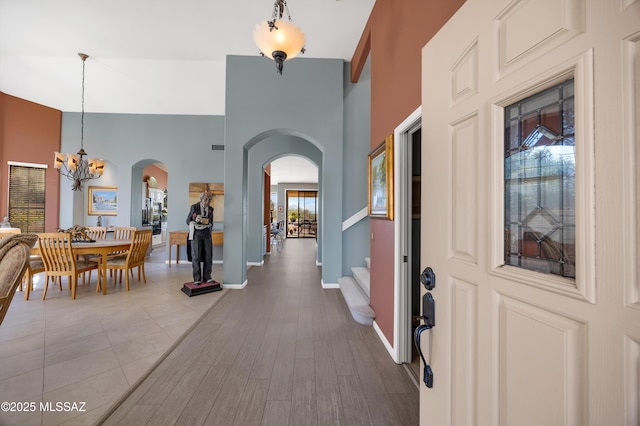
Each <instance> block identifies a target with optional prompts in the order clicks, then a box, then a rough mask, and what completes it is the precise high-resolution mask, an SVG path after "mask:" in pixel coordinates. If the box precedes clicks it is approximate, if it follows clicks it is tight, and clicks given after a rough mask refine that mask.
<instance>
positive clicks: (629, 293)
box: [622, 32, 640, 309]
mask: <svg viewBox="0 0 640 426" xmlns="http://www.w3.org/2000/svg"><path fill="white" fill-rule="evenodd" d="M622 47H623V56H622V61H623V63H622V73H623V76H622V93H623V94H624V95H623V96H624V99H623V102H624V107H623V111H624V115H623V131H624V151H625V159H626V161H625V162H624V170H623V173H624V179H623V181H624V182H629V186H628V187H627V190H626V191H625V193H624V199H623V210H622V211H623V214H624V219H623V220H624V227H625V229H626V231H625V235H627V238H626V239H624V241H623V244H624V253H625V259H624V265H625V270H624V276H625V279H624V282H625V288H624V298H625V304H626V305H627V306H629V307H631V308H635V309H640V288H639V286H640V273H639V270H638V252H639V251H640V247H639V246H640V236H639V233H640V225H639V222H640V210H639V208H638V201H637V200H638V196H640V185H639V184H638V181H639V180H640V170H639V169H638V161H639V159H640V151H639V150H638V148H637V146H636V144H637V140H638V138H639V137H640V123H639V120H640V117H639V115H640V91H639V90H638V89H637V88H638V87H639V85H640V32H638V33H635V34H633V35H631V36H630V37H627V38H626V39H625V40H623V46H622Z"/></svg>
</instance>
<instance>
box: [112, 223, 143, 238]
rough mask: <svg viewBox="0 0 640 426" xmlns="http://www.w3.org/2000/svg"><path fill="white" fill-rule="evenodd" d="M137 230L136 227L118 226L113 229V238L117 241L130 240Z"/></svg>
mask: <svg viewBox="0 0 640 426" xmlns="http://www.w3.org/2000/svg"><path fill="white" fill-rule="evenodd" d="M136 229H137V228H136V227H135V226H116V227H115V228H114V229H113V238H114V239H115V240H130V239H131V238H133V233H134V232H135V231H136Z"/></svg>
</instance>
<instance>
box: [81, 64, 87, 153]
mask: <svg viewBox="0 0 640 426" xmlns="http://www.w3.org/2000/svg"><path fill="white" fill-rule="evenodd" d="M79 55H80V57H81V58H82V114H81V115H80V150H81V151H84V67H85V65H86V60H87V58H88V56H87V55H85V54H84V53H79Z"/></svg>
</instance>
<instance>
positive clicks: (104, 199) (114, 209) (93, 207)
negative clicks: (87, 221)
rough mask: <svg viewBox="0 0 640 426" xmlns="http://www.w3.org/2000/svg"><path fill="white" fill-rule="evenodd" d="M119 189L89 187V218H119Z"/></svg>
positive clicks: (115, 187) (113, 187) (114, 187)
mask: <svg viewBox="0 0 640 426" xmlns="http://www.w3.org/2000/svg"><path fill="white" fill-rule="evenodd" d="M117 215H118V187H117V186H90V187H89V216H117Z"/></svg>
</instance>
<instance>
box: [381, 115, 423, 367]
mask: <svg viewBox="0 0 640 426" xmlns="http://www.w3.org/2000/svg"><path fill="white" fill-rule="evenodd" d="M418 125H419V126H422V105H420V106H419V107H418V108H416V109H415V110H414V111H413V112H412V113H411V114H409V116H408V117H407V118H405V119H404V121H403V122H402V123H400V125H399V126H398V127H396V128H395V129H394V131H393V139H394V144H393V151H394V152H393V162H394V164H393V169H394V170H395V174H396V176H397V178H395V179H394V180H393V185H394V188H393V193H394V194H395V200H394V203H393V204H394V210H395V211H394V217H395V218H396V220H395V221H394V225H393V228H394V241H393V253H394V255H393V258H394V262H393V304H394V307H393V312H394V315H393V348H392V349H391V350H390V351H389V352H390V353H391V357H392V358H393V360H394V361H395V362H396V364H402V363H408V362H411V345H413V339H412V336H411V289H410V288H408V287H407V285H405V283H406V282H407V281H409V278H410V277H409V274H410V271H409V270H408V265H409V263H408V262H404V259H403V257H404V256H409V257H410V256H411V253H410V252H409V251H408V245H409V242H410V235H411V221H410V220H407V218H410V217H411V206H409V205H408V200H409V199H410V194H411V186H410V185H409V179H408V176H409V175H410V174H411V165H410V164H408V161H407V150H410V149H411V147H410V145H409V143H410V142H411V138H410V137H409V136H410V135H409V131H411V130H415V128H416V127H417V126H418ZM414 261H418V262H419V261H420V259H417V260H416V259H414Z"/></svg>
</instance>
